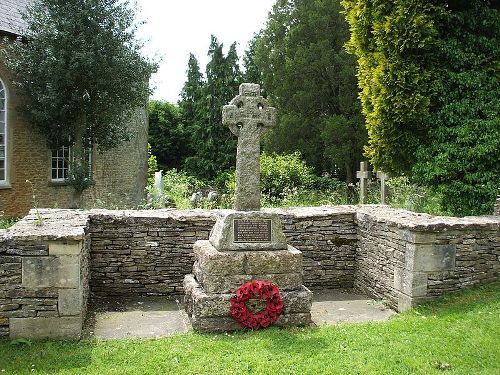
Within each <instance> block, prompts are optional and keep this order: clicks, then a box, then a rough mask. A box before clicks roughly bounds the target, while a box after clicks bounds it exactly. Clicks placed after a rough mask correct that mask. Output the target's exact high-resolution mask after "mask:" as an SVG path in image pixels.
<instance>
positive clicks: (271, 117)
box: [222, 83, 276, 137]
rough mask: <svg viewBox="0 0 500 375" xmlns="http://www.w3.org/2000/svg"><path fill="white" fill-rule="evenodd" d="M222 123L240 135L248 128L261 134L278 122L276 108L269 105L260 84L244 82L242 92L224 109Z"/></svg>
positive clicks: (241, 86)
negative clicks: (261, 92)
mask: <svg viewBox="0 0 500 375" xmlns="http://www.w3.org/2000/svg"><path fill="white" fill-rule="evenodd" d="M222 123H223V124H224V125H226V126H228V127H229V129H230V130H231V132H232V133H233V134H234V135H236V136H238V137H239V135H240V132H242V131H243V132H245V131H246V130H248V131H250V132H252V133H253V132H254V131H255V128H257V129H259V130H260V131H259V134H262V133H263V132H264V131H265V130H267V129H269V128H271V127H272V126H274V124H276V108H273V107H269V104H268V103H267V100H266V99H264V98H263V97H262V96H261V95H260V86H259V85H257V84H254V83H242V84H241V85H240V93H239V95H236V97H235V98H234V99H233V100H231V102H230V103H229V104H228V105H225V106H224V108H223V109H222Z"/></svg>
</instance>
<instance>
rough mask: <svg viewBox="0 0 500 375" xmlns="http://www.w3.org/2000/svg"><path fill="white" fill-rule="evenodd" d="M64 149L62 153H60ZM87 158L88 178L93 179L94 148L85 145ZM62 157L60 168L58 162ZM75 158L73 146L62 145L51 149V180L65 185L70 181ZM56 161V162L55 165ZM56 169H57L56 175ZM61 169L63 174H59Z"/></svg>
mask: <svg viewBox="0 0 500 375" xmlns="http://www.w3.org/2000/svg"><path fill="white" fill-rule="evenodd" d="M61 151H62V155H59V153H60V152H61ZM84 154H85V158H86V161H87V163H88V168H89V170H88V177H87V178H88V179H89V180H90V181H92V179H93V167H92V163H93V157H92V154H93V148H92V147H85V150H84ZM61 159H62V163H63V164H62V168H59V164H58V162H59V161H60V160H61ZM73 160H74V155H73V152H72V146H61V147H59V148H57V149H52V150H50V182H51V183H53V184H57V185H64V184H66V183H67V182H68V174H69V172H70V170H71V163H72V162H73ZM54 162H55V163H56V165H55V167H54ZM54 171H56V173H55V175H56V177H53V176H54ZM59 171H62V176H61V174H59Z"/></svg>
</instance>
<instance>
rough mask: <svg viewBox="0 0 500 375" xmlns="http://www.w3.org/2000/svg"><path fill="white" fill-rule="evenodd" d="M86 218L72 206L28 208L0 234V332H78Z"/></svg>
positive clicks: (62, 335)
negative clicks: (29, 211)
mask: <svg viewBox="0 0 500 375" xmlns="http://www.w3.org/2000/svg"><path fill="white" fill-rule="evenodd" d="M59 220H61V221H62V224H61V223H60V222H59ZM87 221H88V218H87V216H86V215H83V214H81V213H75V212H74V211H63V210H57V211H55V210H52V211H51V212H50V213H48V212H47V211H41V212H39V214H35V213H34V212H33V211H32V212H31V214H30V215H29V216H28V217H26V218H25V219H24V220H23V221H21V222H19V223H18V224H16V226H15V228H12V229H11V230H9V231H5V232H4V233H3V235H2V234H0V235H2V236H1V237H0V336H7V335H10V337H11V338H17V337H29V338H31V337H33V338H42V337H50V338H78V337H80V334H81V330H82V324H83V319H84V318H85V313H86V306H87V298H88V275H89V273H88V250H89V248H88V244H89V243H90V241H89V238H88V232H87V230H86V226H87ZM40 223H42V225H39V224H40Z"/></svg>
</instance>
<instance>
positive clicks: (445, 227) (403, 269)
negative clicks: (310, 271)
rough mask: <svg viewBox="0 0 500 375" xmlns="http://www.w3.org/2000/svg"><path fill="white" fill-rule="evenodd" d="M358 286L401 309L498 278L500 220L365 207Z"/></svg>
mask: <svg viewBox="0 0 500 375" xmlns="http://www.w3.org/2000/svg"><path fill="white" fill-rule="evenodd" d="M356 221H357V228H358V240H359V242H358V253H357V262H356V263H357V269H356V274H355V287H356V288H357V289H359V290H360V291H362V292H364V293H367V294H369V295H372V296H374V297H376V298H381V299H384V300H385V301H387V303H388V304H389V305H390V306H391V307H392V308H394V309H396V310H398V311H403V310H406V309H408V308H410V307H412V306H415V305H416V304H418V303H420V302H423V301H426V300H430V299H433V298H435V297H437V296H440V295H442V294H443V293H445V292H453V291H457V290H460V289H464V288H467V287H470V286H474V285H478V284H482V283H488V282H493V281H495V280H498V274H499V271H500V219H499V218H496V217H493V216H490V217H488V216H484V217H465V218H455V217H436V216H431V215H427V214H417V213H412V212H408V211H403V210H395V209H391V208H384V207H380V206H378V207H370V206H364V207H362V208H360V209H359V210H358V211H357V214H356Z"/></svg>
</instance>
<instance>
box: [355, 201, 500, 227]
mask: <svg viewBox="0 0 500 375" xmlns="http://www.w3.org/2000/svg"><path fill="white" fill-rule="evenodd" d="M366 216H369V217H370V218H371V219H372V220H373V221H376V222H385V223H387V224H392V225H395V226H397V227H398V228H404V229H411V230H415V231H441V230H453V229H456V230H460V229H465V228H467V229H486V230H497V231H498V230H500V217H498V216H467V217H453V216H433V215H429V214H424V213H416V212H411V211H406V210H401V209H396V208H391V207H389V206H380V205H365V206H359V207H358V209H357V212H356V217H357V218H358V219H359V218H360V217H366Z"/></svg>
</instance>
